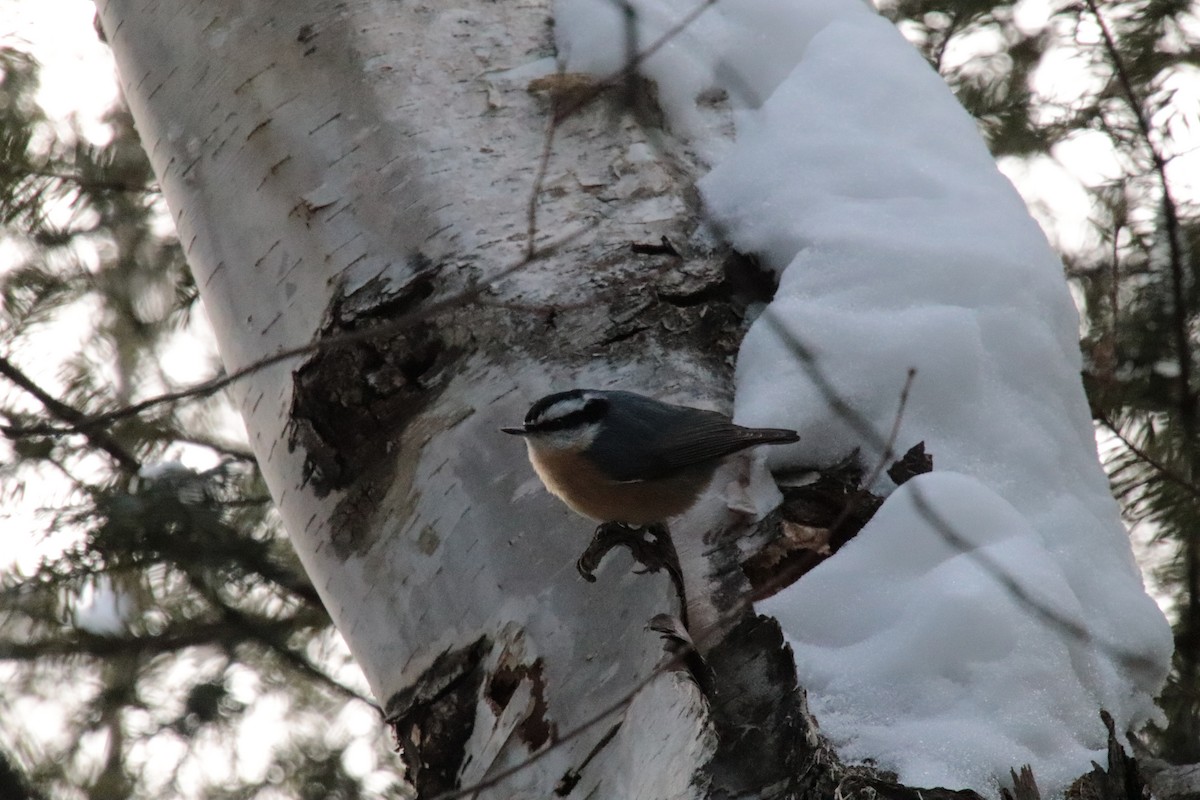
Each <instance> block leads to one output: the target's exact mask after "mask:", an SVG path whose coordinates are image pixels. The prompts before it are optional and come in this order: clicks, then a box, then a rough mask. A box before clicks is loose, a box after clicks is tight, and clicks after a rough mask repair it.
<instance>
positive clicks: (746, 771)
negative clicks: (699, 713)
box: [706, 614, 838, 798]
mask: <svg viewBox="0 0 1200 800" xmlns="http://www.w3.org/2000/svg"><path fill="white" fill-rule="evenodd" d="M706 661H707V663H708V666H709V668H710V669H711V670H712V673H713V675H714V676H715V685H716V690H715V692H714V693H713V694H712V696H710V697H709V698H708V699H709V709H710V713H711V715H712V721H713V725H714V726H715V728H716V731H717V742H718V745H717V752H716V754H715V755H714V756H713V758H712V760H711V761H710V762H709V764H708V767H707V770H708V772H709V777H710V778H711V781H712V783H711V786H712V789H711V792H710V796H711V797H713V798H732V797H742V796H749V795H756V796H763V797H833V796H834V794H833V792H832V791H831V790H832V788H833V786H834V782H835V775H834V769H835V768H836V767H837V766H838V763H837V758H836V756H835V755H834V754H833V751H832V749H831V748H830V747H829V745H828V744H827V743H826V742H825V741H824V740H823V739H822V738H821V736H820V735H819V733H818V732H817V730H816V722H815V721H814V720H813V718H812V716H811V714H809V713H808V709H807V704H806V703H805V700H804V693H803V692H802V691H801V689H800V687H799V685H798V684H797V681H796V662H795V659H794V657H793V656H792V650H791V648H790V647H788V646H787V644H786V643H785V642H784V640H783V632H782V631H781V630H780V629H779V623H777V622H776V621H775V620H773V619H771V618H769V617H763V616H757V615H751V614H747V615H746V616H745V617H744V618H743V619H742V620H741V621H740V622H739V623H738V624H737V625H736V626H735V627H734V628H733V629H732V630H731V631H730V632H729V634H728V635H727V636H726V637H725V638H724V639H723V640H722V641H721V643H720V644H719V645H717V646H716V647H715V648H713V649H712V650H711V651H709V652H708V654H707V657H706ZM801 784H804V785H805V786H807V788H808V789H809V792H807V793H806V792H801V791H798V789H799V788H800V785H801Z"/></svg>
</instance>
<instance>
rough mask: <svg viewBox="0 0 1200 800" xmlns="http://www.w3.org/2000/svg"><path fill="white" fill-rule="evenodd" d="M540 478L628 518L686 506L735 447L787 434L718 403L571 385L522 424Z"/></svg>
mask: <svg viewBox="0 0 1200 800" xmlns="http://www.w3.org/2000/svg"><path fill="white" fill-rule="evenodd" d="M500 430H502V431H503V432H504V433H509V434H513V435H515V436H520V437H522V438H523V439H524V440H525V444H526V446H527V448H528V451H529V460H530V462H531V463H532V464H533V469H534V471H535V472H537V474H538V477H539V478H541V480H542V483H543V484H544V485H545V487H546V489H547V490H549V491H550V493H551V494H553V495H555V496H557V497H558V498H559V499H560V500H562V501H563V502H564V503H566V504H567V506H568V507H570V508H571V509H572V510H573V511H575V512H576V513H578V514H580V515H582V516H584V517H588V518H590V519H593V520H596V521H597V522H600V523H616V524H620V525H624V526H627V527H630V528H645V527H649V526H655V525H663V524H665V523H666V521H667V520H668V519H669V518H671V517H677V516H679V515H680V514H682V513H684V512H685V511H687V510H688V509H689V508H691V507H692V505H693V504H694V503H695V502H696V500H697V499H698V498H699V497H700V495H701V493H702V492H703V491H704V489H705V488H706V487H707V486H708V484H709V482H710V481H711V480H712V476H713V474H714V473H715V472H716V469H717V467H718V466H719V465H720V463H721V461H722V460H723V459H724V458H725V457H726V456H729V455H732V454H733V453H736V452H738V451H740V450H745V449H747V448H749V447H754V446H756V445H760V444H789V443H791V442H796V441H799V440H800V436H799V434H797V433H796V431H793V430H787V429H783V428H746V427H742V426H741V425H735V424H734V423H733V421H732V420H731V419H730V418H729V417H727V416H725V415H724V414H720V413H718V412H716V411H706V410H704V409H700V408H691V407H688V406H679V405H671V404H669V403H664V402H661V401H659V400H655V399H654V398H651V397H646V396H645V395H641V394H636V393H634V392H627V391H615V390H600V389H571V390H569V391H565V392H557V393H554V394H550V395H547V396H545V397H543V398H541V399H540V400H538V401H537V402H536V403H534V404H533V405H532V406H531V407H530V409H529V413H528V414H526V415H525V422H524V423H523V424H522V425H520V426H519V427H508V428H501V429H500Z"/></svg>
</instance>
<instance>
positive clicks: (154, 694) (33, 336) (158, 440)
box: [0, 49, 400, 800]
mask: <svg viewBox="0 0 1200 800" xmlns="http://www.w3.org/2000/svg"><path fill="white" fill-rule="evenodd" d="M37 79H38V67H37V64H35V63H34V62H33V61H32V60H31V59H30V58H29V57H28V56H27V55H25V54H23V53H22V52H19V51H17V50H13V49H0V222H2V225H3V227H2V229H0V425H3V431H4V433H5V434H7V435H6V436H5V437H4V438H3V439H0V515H3V516H0V531H3V538H4V550H5V552H6V553H8V554H9V556H10V557H12V558H15V559H16V561H15V563H12V564H6V565H5V566H4V568H3V572H2V573H0V679H2V680H3V683H4V686H5V690H4V692H2V693H0V797H3V798H5V800H13V799H14V798H21V797H54V798H91V799H92V800H116V799H117V798H159V797H176V796H184V797H206V798H231V799H232V798H257V797H294V798H314V799H315V798H342V799H344V800H351V799H353V798H365V797H381V796H383V797H395V796H399V795H398V793H399V792H400V789H399V788H398V787H399V782H398V781H397V780H396V779H395V777H394V776H393V775H389V774H387V773H384V774H382V775H380V774H378V773H377V774H374V775H373V776H370V779H369V780H367V777H368V776H365V775H364V774H363V771H362V770H361V769H359V770H358V772H356V773H354V774H352V773H351V772H349V771H348V770H347V767H346V760H345V759H344V758H343V754H344V751H345V750H346V749H347V748H348V747H350V746H351V745H352V740H353V736H354V734H353V730H351V728H352V727H353V726H350V728H348V727H347V726H346V725H344V724H337V721H338V720H339V719H342V717H341V716H340V715H342V714H344V713H346V709H347V708H350V709H357V712H358V715H359V718H360V719H361V718H362V717H363V716H364V715H367V716H371V715H373V714H374V711H373V710H372V707H371V706H370V705H369V704H368V703H367V702H366V700H365V699H364V698H363V697H362V695H361V691H362V689H361V685H362V680H361V677H359V676H358V675H357V673H356V671H355V669H354V668H353V666H352V665H350V664H349V661H348V656H346V654H345V653H344V647H342V646H341V644H340V639H338V638H337V636H336V633H335V632H334V631H333V629H332V627H331V624H330V621H329V618H328V616H327V615H326V613H325V610H324V608H323V607H322V605H321V603H320V600H319V599H318V597H317V595H316V593H315V592H314V591H313V589H312V586H311V585H310V584H309V583H308V581H307V579H306V578H305V576H304V573H303V571H302V570H301V569H300V566H299V564H298V562H297V561H296V559H295V556H294V554H293V553H292V550H291V548H290V547H289V546H288V544H287V542H286V539H285V538H284V537H283V536H282V534H281V532H280V530H279V526H278V524H277V521H276V520H275V518H274V517H273V516H272V511H271V506H270V502H269V499H268V498H267V496H266V490H265V488H264V487H263V485H262V482H261V480H260V478H259V475H258V472H257V469H256V468H255V465H254V460H253V458H252V457H251V456H250V454H249V452H248V451H247V450H246V448H245V445H244V444H243V443H241V442H239V441H237V440H236V436H237V435H238V433H237V432H239V431H240V426H239V425H238V424H237V422H236V418H235V416H234V415H233V413H232V411H231V409H230V408H229V407H228V404H227V402H226V401H225V400H224V399H223V398H221V397H215V398H208V399H197V400H190V401H189V402H186V403H181V404H176V405H175V406H163V407H159V408H157V409H155V410H153V411H151V412H148V413H145V414H142V415H139V416H136V417H131V418H127V419H123V420H121V421H120V422H118V423H115V424H109V425H105V426H100V427H96V428H91V429H87V430H86V431H85V432H84V433H75V434H72V435H54V434H51V435H33V436H31V435H14V434H13V430H14V429H15V428H29V427H31V426H32V427H36V426H49V427H52V428H53V427H61V426H63V425H67V424H71V423H74V422H77V421H79V420H80V419H82V418H85V417H88V416H91V415H94V414H97V413H100V412H103V411H107V410H110V409H113V408H118V407H121V406H123V405H125V404H127V403H129V402H130V401H132V400H136V399H138V398H140V397H143V396H145V395H147V394H154V393H158V392H163V391H171V390H174V389H177V388H180V386H179V384H180V381H179V380H178V379H177V378H175V377H174V374H175V370H173V368H172V363H171V362H172V359H178V358H181V356H180V355H179V353H185V354H186V355H184V356H182V357H183V358H186V359H195V358H196V355H195V354H196V353H197V352H198V351H199V352H201V353H202V354H203V353H204V352H207V350H208V347H209V346H208V345H206V344H197V343H196V341H197V338H198V337H200V338H201V341H203V336H204V333H205V331H206V328H205V327H204V325H205V322H204V320H203V317H202V314H200V313H199V306H198V299H197V294H196V290H195V286H194V285H193V284H192V280H191V276H190V274H189V272H188V270H187V269H186V265H185V263H184V259H183V257H182V254H181V252H180V248H179V245H178V242H177V241H176V240H175V238H174V234H173V232H172V231H171V225H170V219H169V216H168V214H167V211H166V209H165V206H164V204H163V202H162V200H161V198H160V196H159V193H158V191H157V188H156V187H155V186H154V183H153V182H154V177H153V175H152V174H151V171H150V166H149V163H148V162H147V161H146V158H145V155H144V153H143V152H142V148H141V145H140V143H139V141H138V138H137V136H136V133H135V132H134V130H133V126H132V123H131V120H130V118H129V116H128V114H127V113H126V112H125V111H124V110H123V109H121V108H115V109H113V110H112V112H111V113H110V114H109V116H108V117H107V119H106V120H105V122H106V124H107V126H108V128H109V129H110V130H111V140H110V141H109V142H108V143H106V144H104V145H102V146H100V145H95V144H90V143H88V142H87V140H86V139H85V138H84V137H83V136H81V135H80V133H79V132H78V130H77V129H76V126H74V125H73V124H71V121H70V120H66V121H64V120H50V119H47V118H46V116H45V115H44V114H43V112H42V110H41V109H40V108H39V106H38V105H37V103H36V102H35V90H36V88H37ZM198 315H199V316H198ZM200 358H201V359H204V358H208V356H205V355H201V356H200ZM210 372H211V373H213V374H215V373H217V372H218V367H217V365H216V362H215V360H213V361H212V364H211V369H210ZM194 379H195V378H193V380H194ZM219 431H234V432H235V433H233V434H220V433H217V432H219ZM185 463H191V464H196V463H200V464H203V465H204V466H203V467H196V466H191V467H189V466H185ZM347 683H352V684H354V687H353V688H352V687H351V686H349V685H346V684H347ZM263 709H275V710H276V711H275V713H277V714H278V715H279V718H280V719H281V720H286V724H284V723H283V722H280V723H277V724H274V725H271V723H270V719H269V718H267V719H264V718H263V717H262V713H263V712H262V710H263ZM264 725H268V726H270V727H269V729H270V731H271V733H270V734H268V735H262V734H261V733H260V734H258V735H256V736H255V737H254V742H253V743H252V744H249V745H248V744H247V738H246V737H247V736H248V734H247V730H248V729H249V727H248V726H254V729H256V730H259V731H261V730H262V729H263V726H264ZM360 727H361V726H360ZM371 727H373V728H374V730H373V731H372V734H371V737H372V738H371V739H369V740H368V741H367V743H366V744H365V745H364V743H363V742H362V741H360V742H359V744H358V746H365V747H367V748H368V749H370V750H372V751H373V752H374V753H375V756H376V758H377V760H383V761H385V762H386V764H385V766H386V768H389V769H394V764H392V763H391V759H390V757H389V754H387V753H386V750H387V748H388V745H389V742H388V741H387V740H386V738H385V733H384V728H383V726H382V725H377V724H372V726H371ZM360 760H361V759H360Z"/></svg>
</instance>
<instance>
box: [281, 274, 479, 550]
mask: <svg viewBox="0 0 1200 800" xmlns="http://www.w3.org/2000/svg"><path fill="white" fill-rule="evenodd" d="M412 270H413V271H412V275H411V277H410V278H409V279H408V280H407V281H405V282H404V283H402V284H399V285H398V284H397V283H396V282H395V281H390V280H385V279H383V278H376V279H373V280H371V281H368V282H367V283H366V284H364V285H363V286H362V287H360V288H358V289H357V290H355V291H354V292H350V293H348V294H343V295H339V296H338V297H337V298H335V299H334V301H333V302H332V303H331V304H330V307H329V310H328V312H327V314H326V321H325V323H324V324H323V325H322V327H321V331H320V333H319V334H318V339H327V340H331V341H336V339H337V337H339V336H347V335H350V336H352V337H353V338H351V339H349V340H347V341H346V342H345V343H344V344H340V345H339V344H331V345H330V346H329V347H326V348H323V349H321V350H320V351H318V352H316V353H314V354H313V356H312V357H310V358H309V359H308V360H307V361H306V362H305V363H304V364H303V365H302V366H301V367H299V368H298V369H297V370H296V371H295V372H294V373H293V380H294V383H295V389H294V393H293V400H292V408H291V412H290V418H291V422H290V427H289V432H288V447H289V449H291V450H295V449H296V448H297V447H301V448H303V449H304V454H305V461H304V472H303V480H304V483H305V484H306V485H308V486H311V487H312V489H313V491H314V492H315V493H316V494H317V496H319V497H324V496H326V495H328V494H329V493H330V492H332V491H336V490H344V489H348V488H353V490H354V492H356V493H357V495H358V496H355V497H351V498H347V501H345V502H346V503H348V505H347V508H345V509H341V510H340V511H339V515H338V516H339V524H338V526H337V527H338V529H339V530H340V531H341V532H342V534H343V537H342V538H343V539H345V541H343V542H342V546H339V548H338V552H339V553H340V554H342V555H345V554H347V553H348V552H351V551H357V550H361V549H363V546H365V543H363V542H360V541H359V538H361V537H356V536H355V535H353V531H354V530H358V529H360V528H364V526H363V525H360V524H358V523H357V522H356V520H358V517H356V516H354V514H353V513H351V512H354V511H355V509H358V510H365V509H368V508H369V507H371V504H373V503H375V502H377V501H378V499H379V498H378V497H375V496H374V495H376V494H378V493H379V491H381V489H373V488H371V487H372V486H375V487H386V486H388V485H390V481H389V480H388V478H389V477H390V469H391V468H390V467H389V464H392V463H394V461H395V454H394V451H395V447H396V444H397V442H398V441H399V440H400V436H401V434H402V433H403V431H404V429H405V426H406V425H407V424H408V423H409V421H410V420H411V419H413V418H414V417H415V416H416V415H417V414H419V413H420V412H421V411H422V410H423V409H425V408H426V407H428V405H429V404H430V403H432V402H433V401H434V400H435V399H436V398H437V396H438V394H439V392H440V390H441V387H442V385H443V383H444V381H445V380H448V371H447V370H446V367H447V366H448V365H449V364H451V363H452V362H453V360H454V359H455V357H456V355H457V353H458V349H457V348H455V347H453V346H451V345H450V344H449V343H448V341H447V339H446V337H445V336H444V335H443V333H442V331H441V329H440V327H439V326H438V325H436V324H434V323H432V322H430V321H420V322H417V323H415V324H413V325H406V326H403V327H400V328H398V329H397V328H396V327H395V326H394V325H392V326H391V327H383V328H381V330H380V333H379V335H378V336H371V335H369V334H370V331H371V330H372V329H373V328H378V327H380V326H388V324H389V323H394V321H395V320H397V319H400V318H402V317H403V316H404V315H406V314H409V313H410V312H412V311H414V310H416V309H417V308H419V307H420V304H421V303H422V301H424V300H426V299H427V298H428V297H429V296H430V295H432V294H433V291H434V282H433V278H434V274H435V272H436V269H435V268H433V267H431V265H430V264H429V263H428V262H427V261H424V260H422V259H419V258H418V259H415V260H414V263H413V264H412ZM366 476H370V477H371V480H366V481H364V480H363V479H364V477H366ZM360 484H365V485H360ZM342 512H345V513H342ZM359 522H361V520H359ZM364 529H365V528H364Z"/></svg>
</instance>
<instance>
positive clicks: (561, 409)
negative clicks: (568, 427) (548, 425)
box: [533, 397, 588, 423]
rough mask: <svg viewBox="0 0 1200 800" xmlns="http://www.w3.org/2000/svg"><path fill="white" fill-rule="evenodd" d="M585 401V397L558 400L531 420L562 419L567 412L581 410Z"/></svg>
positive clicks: (585, 403)
mask: <svg viewBox="0 0 1200 800" xmlns="http://www.w3.org/2000/svg"><path fill="white" fill-rule="evenodd" d="M587 401H588V398H587V397H572V398H570V399H569V400H560V401H558V402H557V403H555V404H554V405H552V406H550V407H549V408H547V409H546V410H545V411H543V412H542V413H541V414H539V415H538V417H537V419H535V420H533V421H534V422H535V423H538V422H549V421H550V420H554V419H562V418H563V417H565V416H567V415H569V414H574V413H575V412H576V411H583V408H584V406H586V405H587Z"/></svg>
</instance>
